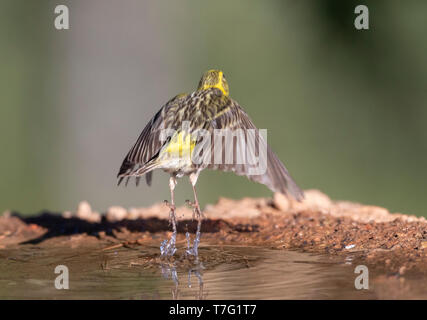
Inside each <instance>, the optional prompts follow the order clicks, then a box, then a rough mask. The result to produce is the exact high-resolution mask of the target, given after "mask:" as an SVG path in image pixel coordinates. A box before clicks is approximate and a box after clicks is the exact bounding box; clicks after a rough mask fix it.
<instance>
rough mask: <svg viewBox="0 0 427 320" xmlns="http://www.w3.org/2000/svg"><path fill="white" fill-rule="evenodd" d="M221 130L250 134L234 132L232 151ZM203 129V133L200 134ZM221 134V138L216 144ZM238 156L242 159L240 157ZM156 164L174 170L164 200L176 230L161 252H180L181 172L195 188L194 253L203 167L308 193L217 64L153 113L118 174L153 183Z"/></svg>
mask: <svg viewBox="0 0 427 320" xmlns="http://www.w3.org/2000/svg"><path fill="white" fill-rule="evenodd" d="M221 130H222V131H227V130H228V131H227V132H231V133H234V132H236V131H238V130H240V132H243V133H245V131H247V132H251V133H252V134H251V135H246V136H245V135H244V134H243V135H238V134H237V135H235V136H232V137H231V138H232V139H233V140H231V146H232V147H233V148H232V151H231V152H227V150H225V143H222V142H223V140H222V138H221V139H216V137H217V136H218V132H219V133H220V134H222V131H221ZM201 132H202V133H203V134H200V133H201ZM206 134H208V135H209V134H211V135H212V136H214V138H215V139H213V138H212V139H209V138H208V139H205V136H206ZM220 136H221V135H220ZM221 137H222V136H221ZM228 137H229V136H228ZM235 137H236V138H235ZM251 137H252V140H255V142H254V143H253V145H252V144H251V146H249V145H250V143H247V142H248V141H249V140H248V139H249V138H251ZM219 140H221V141H220V145H219V147H218V143H219V142H218V141H219ZM262 150H264V151H263V152H262ZM224 153H225V155H223V154H224ZM218 154H220V156H218V158H219V161H215V159H214V158H215V156H216V155H218ZM195 155H198V157H197V161H194V159H196V156H195ZM262 155H264V156H262ZM229 156H233V158H232V159H231V161H224V158H226V157H229ZM239 156H240V158H241V159H243V161H240V162H239V161H237V160H236V158H239ZM256 159H258V161H259V162H261V161H263V162H265V165H264V169H263V170H261V171H259V172H258V171H257V170H254V164H255V162H256V161H255V160H256ZM216 160H218V159H216ZM156 169H162V170H163V171H165V172H167V173H169V174H170V178H169V189H170V202H169V201H167V200H165V203H166V205H167V206H168V207H169V209H170V222H171V224H172V228H173V232H172V236H171V238H170V240H169V241H166V240H165V241H163V242H162V245H161V247H160V249H161V254H162V255H169V256H172V255H173V254H174V253H175V252H176V247H175V243H176V234H177V220H176V207H175V197H174V190H175V187H176V185H177V179H178V178H182V177H183V176H188V177H189V180H190V183H191V186H192V189H193V194H194V201H193V202H190V201H188V200H187V204H189V205H190V206H191V207H192V208H193V218H194V216H197V220H198V224H197V231H196V237H195V239H194V243H193V245H192V246H191V245H190V240H189V237H188V233H187V241H188V248H187V250H186V252H187V253H188V254H190V255H194V256H197V255H198V245H199V242H200V230H201V223H202V219H203V215H202V211H201V209H200V204H199V201H198V198H197V192H196V183H197V180H198V177H199V174H200V172H201V171H202V170H204V169H213V170H221V171H231V172H234V173H235V174H237V175H243V176H247V177H248V178H249V179H250V180H252V181H255V182H259V183H262V184H264V185H266V186H267V187H268V188H269V189H271V190H272V191H273V192H280V193H282V194H284V195H286V196H291V197H293V198H294V199H295V200H297V201H301V200H302V199H303V198H304V193H303V191H302V190H301V189H300V188H299V187H298V185H297V184H296V183H295V181H294V180H293V178H292V177H291V176H290V174H289V172H288V170H287V169H286V167H285V165H284V164H283V163H282V162H281V161H280V159H279V158H278V156H277V155H276V154H275V153H274V152H273V151H272V149H271V148H270V146H269V145H268V144H267V142H266V139H265V138H264V137H263V136H262V135H260V134H259V131H258V129H257V127H256V126H255V125H254V123H253V122H252V120H251V119H250V117H249V115H248V114H247V113H246V112H245V111H244V109H243V107H241V106H240V105H239V103H238V102H237V101H235V100H234V99H232V98H231V97H230V91H229V86H228V82H227V80H226V78H225V75H224V72H223V71H221V70H218V69H211V70H208V71H206V72H205V73H204V74H203V75H202V77H201V79H200V81H199V85H198V87H197V89H196V90H195V91H194V92H192V93H190V94H187V93H181V94H178V95H176V96H175V97H173V98H172V99H170V100H169V101H168V102H166V103H165V104H164V105H163V106H162V107H161V108H160V110H159V111H158V112H157V113H156V114H155V115H154V116H153V117H152V118H151V120H150V121H149V122H148V124H147V125H146V126H145V128H144V129H143V130H142V132H141V134H140V135H139V137H138V139H137V141H136V143H135V144H134V145H133V146H132V148H131V149H130V150H129V152H128V153H127V155H126V157H125V158H124V160H123V162H122V164H121V166H120V170H119V173H118V175H117V177H118V179H119V180H118V185H120V183H121V182H122V180H123V179H124V178H126V185H127V183H128V181H129V178H130V177H136V185H137V186H138V184H139V181H140V179H141V177H142V176H144V175H145V178H146V182H147V184H148V185H151V181H152V173H153V171H154V170H156Z"/></svg>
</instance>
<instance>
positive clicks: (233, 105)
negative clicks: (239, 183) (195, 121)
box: [208, 99, 304, 200]
mask: <svg viewBox="0 0 427 320" xmlns="http://www.w3.org/2000/svg"><path fill="white" fill-rule="evenodd" d="M229 100H230V103H229V106H228V108H227V109H226V110H225V111H224V112H218V114H219V116H217V117H215V118H214V119H212V120H211V125H212V127H214V128H216V129H231V130H237V129H244V130H245V129H253V131H252V132H255V134H256V135H255V143H254V144H251V143H246V144H245V146H244V147H243V148H244V149H245V150H246V154H245V155H244V156H245V158H246V161H245V163H243V164H239V163H232V164H219V165H215V164H211V165H209V166H208V168H211V169H219V170H222V171H233V172H234V173H236V174H237V175H244V176H247V177H248V178H249V179H250V180H252V181H256V182H259V183H262V184H264V185H266V186H267V187H268V188H270V189H271V190H272V191H274V192H281V193H283V194H290V195H291V196H293V197H294V198H295V199H296V200H301V199H303V197H304V194H303V192H302V190H301V189H300V188H299V187H298V186H297V184H296V183H295V181H294V180H293V179H292V177H291V176H290V174H289V172H288V170H287V169H286V167H285V166H284V164H283V163H282V162H281V161H280V160H279V158H278V157H277V155H276V154H275V153H274V152H273V151H272V149H271V148H270V146H269V145H268V144H267V142H266V140H265V139H264V137H262V135H260V134H259V131H258V129H257V128H256V126H255V125H254V124H253V122H252V120H251V119H250V118H249V116H248V114H247V113H246V112H245V111H244V110H243V108H242V107H241V106H240V105H239V104H238V103H237V102H236V101H234V100H232V99H229ZM246 137H248V135H246ZM246 139H247V138H246ZM246 142H247V141H246ZM236 143H239V142H236ZM240 143H241V142H240ZM223 148H224V146H223ZM261 148H264V149H263V150H266V157H267V159H264V161H267V168H266V171H265V173H264V174H251V172H253V171H251V165H250V164H253V163H255V162H256V161H255V160H256V159H257V158H258V157H260V159H259V161H263V159H262V153H261V152H259V150H262V149H261ZM241 149H242V147H241V148H233V150H234V152H237V151H239V150H241ZM222 152H223V153H224V152H225V151H224V149H223V150H222ZM242 156H243V155H242ZM235 159H236V154H234V160H233V161H235Z"/></svg>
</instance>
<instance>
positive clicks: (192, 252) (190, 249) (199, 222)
mask: <svg viewBox="0 0 427 320" xmlns="http://www.w3.org/2000/svg"><path fill="white" fill-rule="evenodd" d="M197 178H198V174H191V175H190V182H191V185H192V187H193V193H194V202H193V203H191V202H188V203H189V204H190V205H191V206H192V207H193V218H194V215H196V216H197V230H196V238H195V239H194V242H193V246H192V247H190V235H189V234H188V232H187V235H186V236H187V247H188V248H187V254H190V255H193V256H195V257H197V256H198V247H199V243H200V230H201V228H202V220H203V216H202V211H201V210H200V205H199V200H198V199H197V192H196V182H197Z"/></svg>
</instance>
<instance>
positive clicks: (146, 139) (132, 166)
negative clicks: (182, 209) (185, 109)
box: [117, 94, 187, 185]
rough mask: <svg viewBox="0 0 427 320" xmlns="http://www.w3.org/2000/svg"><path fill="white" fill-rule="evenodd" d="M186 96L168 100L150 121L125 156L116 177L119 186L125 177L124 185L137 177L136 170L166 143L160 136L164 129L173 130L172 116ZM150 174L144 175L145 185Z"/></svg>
mask: <svg viewBox="0 0 427 320" xmlns="http://www.w3.org/2000/svg"><path fill="white" fill-rule="evenodd" d="M186 97H187V95H186V94H180V95H177V96H175V97H174V98H172V99H171V100H169V101H168V102H167V103H166V104H165V105H164V106H163V107H162V108H161V109H160V110H159V111H158V112H157V113H156V114H155V115H154V117H153V118H152V119H151V120H150V122H149V123H148V124H147V125H146V126H145V128H144V130H142V132H141V134H140V135H139V137H138V140H137V141H136V143H135V144H134V145H133V147H132V148H131V149H130V151H129V152H128V154H127V155H126V157H125V159H124V160H123V163H122V165H121V167H120V170H119V173H118V175H117V176H118V177H119V182H118V184H120V183H121V182H122V180H123V178H124V177H127V180H126V184H127V182H128V181H129V177H130V176H132V175H137V173H138V170H140V169H142V168H143V166H144V165H145V164H147V162H149V161H150V160H151V159H152V158H153V157H155V156H156V155H157V154H158V153H159V151H160V149H161V148H162V146H163V145H164V144H165V143H166V141H162V139H161V137H160V134H161V132H162V130H163V129H165V128H171V129H172V128H174V123H176V119H175V117H174V114H176V110H177V109H178V108H179V107H180V101H182V100H184V99H186ZM140 178H141V177H140V176H137V177H136V184H137V185H138V183H139V179H140ZM151 178H152V172H148V173H147V174H146V180H147V184H148V185H150V184H151Z"/></svg>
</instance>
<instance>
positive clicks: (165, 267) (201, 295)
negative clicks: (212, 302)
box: [160, 260, 207, 300]
mask: <svg viewBox="0 0 427 320" xmlns="http://www.w3.org/2000/svg"><path fill="white" fill-rule="evenodd" d="M160 268H161V274H162V277H163V278H164V279H166V280H172V282H173V286H172V287H171V293H172V299H173V300H177V299H180V290H179V284H180V283H179V277H178V272H177V267H176V263H162V264H161V265H160ZM204 269H205V267H204V266H203V263H202V262H200V261H198V260H196V261H194V263H193V265H192V266H191V267H190V268H188V271H187V273H188V278H187V284H186V286H187V288H189V289H190V288H192V287H193V284H192V276H193V282H194V281H195V279H197V284H198V290H197V291H196V294H195V299H197V300H203V299H206V296H207V293H205V292H204V290H203V289H204V283H203V270H204Z"/></svg>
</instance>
